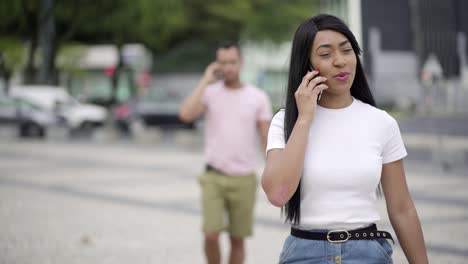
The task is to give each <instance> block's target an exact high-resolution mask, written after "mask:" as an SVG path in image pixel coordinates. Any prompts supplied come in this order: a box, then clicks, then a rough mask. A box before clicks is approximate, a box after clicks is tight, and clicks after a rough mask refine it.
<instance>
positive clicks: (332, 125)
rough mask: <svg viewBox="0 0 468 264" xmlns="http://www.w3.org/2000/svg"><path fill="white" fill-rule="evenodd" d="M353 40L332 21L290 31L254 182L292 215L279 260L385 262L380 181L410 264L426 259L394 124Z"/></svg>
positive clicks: (387, 249)
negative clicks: (280, 95) (281, 99)
mask: <svg viewBox="0 0 468 264" xmlns="http://www.w3.org/2000/svg"><path fill="white" fill-rule="evenodd" d="M359 54H360V48H359V46H358V43H357V41H356V39H355V37H354V35H353V34H352V32H351V31H350V30H349V28H348V27H347V26H346V24H345V23H344V22H343V21H341V20H340V19H339V18H337V17H334V16H331V15H318V16H315V17H312V18H310V19H308V20H306V21H305V22H304V23H303V24H302V25H301V26H299V28H298V29H297V31H296V33H295V36H294V40H293V45H292V52H291V59H290V67H289V80H288V91H287V98H286V108H285V109H282V110H280V111H279V112H278V113H277V114H276V115H275V116H274V117H273V120H272V123H271V126H270V130H269V134H268V144H267V161H266V164H265V169H264V172H263V176H262V187H263V190H264V191H265V193H266V194H267V196H268V199H269V200H270V202H271V203H272V204H273V205H275V206H278V207H283V209H284V213H285V216H286V220H288V221H290V222H291V224H292V226H291V235H290V236H289V237H288V238H287V239H286V241H285V243H284V247H283V251H282V252H281V255H280V263H341V262H343V263H348V264H352V263H360V264H362V263H379V264H382V263H392V259H391V255H392V245H391V244H390V243H389V242H388V240H393V238H392V237H391V235H390V233H388V232H385V231H381V230H378V229H377V228H376V225H375V224H374V223H375V222H377V221H378V220H380V217H379V213H378V210H377V206H376V200H377V193H378V192H379V190H380V187H379V183H381V188H382V189H383V194H384V196H385V200H386V204H387V211H388V214H389V218H390V221H391V223H392V226H393V228H394V230H395V233H396V235H397V237H398V240H399V242H400V244H401V247H402V248H403V251H404V253H405V255H406V257H407V259H408V261H409V262H410V263H428V259H427V254H426V249H425V245H424V238H423V233H422V230H421V225H420V222H419V218H418V215H417V212H416V209H415V207H414V204H413V201H412V199H411V197H410V194H409V191H408V187H407V184H406V179H405V172H404V168H403V160H402V159H403V158H404V157H405V156H406V154H407V153H406V150H405V147H404V145H403V141H402V138H401V134H400V131H399V128H398V124H397V123H396V121H395V119H394V118H392V117H391V116H390V115H388V114H387V113H386V112H385V111H382V110H379V109H378V108H376V106H375V101H374V99H373V97H372V94H371V91H370V89H369V86H368V84H367V81H366V77H365V75H364V71H363V69H362V65H361V62H360V59H359V56H358V55H359Z"/></svg>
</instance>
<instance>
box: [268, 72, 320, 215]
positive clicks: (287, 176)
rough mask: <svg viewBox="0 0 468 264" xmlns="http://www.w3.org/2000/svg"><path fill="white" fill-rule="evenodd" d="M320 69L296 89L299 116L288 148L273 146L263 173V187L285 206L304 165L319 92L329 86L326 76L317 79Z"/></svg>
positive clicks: (306, 77)
mask: <svg viewBox="0 0 468 264" xmlns="http://www.w3.org/2000/svg"><path fill="white" fill-rule="evenodd" d="M317 74H318V72H316V71H313V72H310V73H308V74H306V75H305V76H304V78H303V80H302V83H301V85H300V86H299V88H298V89H297V91H296V93H295V95H294V96H295V98H296V104H297V108H298V113H299V114H298V118H297V120H296V123H295V125H294V128H293V130H292V132H291V135H290V137H289V139H288V142H287V144H286V146H285V148H284V149H271V150H269V151H268V153H267V158H266V163H265V168H264V170H263V175H262V188H263V190H264V191H265V193H266V195H267V196H268V199H269V200H270V202H271V203H272V204H273V205H275V206H278V207H281V206H284V205H285V204H286V203H287V202H288V201H289V199H290V198H291V197H292V195H293V194H294V193H295V192H296V189H297V186H298V185H299V181H300V179H301V175H302V170H303V167H304V157H305V152H306V147H307V141H308V137H309V129H310V125H311V124H312V122H313V119H314V115H315V109H316V107H317V96H318V94H319V93H320V92H321V91H322V90H324V89H326V88H328V87H327V86H326V85H325V84H319V83H321V82H324V81H326V78H324V77H317V78H315V79H313V77H315V76H316V75H317Z"/></svg>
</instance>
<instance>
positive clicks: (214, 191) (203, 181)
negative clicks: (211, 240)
mask: <svg viewBox="0 0 468 264" xmlns="http://www.w3.org/2000/svg"><path fill="white" fill-rule="evenodd" d="M200 185H201V189H202V199H201V200H202V211H203V231H204V232H205V233H217V232H221V231H224V230H227V231H228V232H229V234H230V235H231V236H233V237H237V238H245V237H248V236H251V235H252V233H253V209H254V205H255V195H256V190H257V178H256V176H255V174H250V175H246V176H228V175H224V174H222V173H219V172H215V171H207V172H205V173H203V174H202V175H201V176H200ZM225 216H226V217H225Z"/></svg>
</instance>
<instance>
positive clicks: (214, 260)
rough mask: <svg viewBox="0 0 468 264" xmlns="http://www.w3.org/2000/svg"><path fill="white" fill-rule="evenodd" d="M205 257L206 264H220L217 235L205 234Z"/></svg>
mask: <svg viewBox="0 0 468 264" xmlns="http://www.w3.org/2000/svg"><path fill="white" fill-rule="evenodd" d="M205 256H206V260H207V261H208V264H220V263H221V253H220V250H219V233H210V234H205Z"/></svg>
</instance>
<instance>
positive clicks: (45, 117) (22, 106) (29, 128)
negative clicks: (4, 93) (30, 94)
mask: <svg viewBox="0 0 468 264" xmlns="http://www.w3.org/2000/svg"><path fill="white" fill-rule="evenodd" d="M57 123H58V119H57V117H56V115H55V114H54V113H51V112H48V111H46V110H45V109H42V108H41V107H39V106H37V105H35V104H33V103H31V102H29V101H27V100H21V99H13V98H10V97H0V125H1V126H13V127H16V128H17V130H18V135H19V136H20V137H30V136H31V137H32V136H34V137H40V138H44V137H45V136H46V134H47V128H48V127H49V126H51V125H54V124H57Z"/></svg>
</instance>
